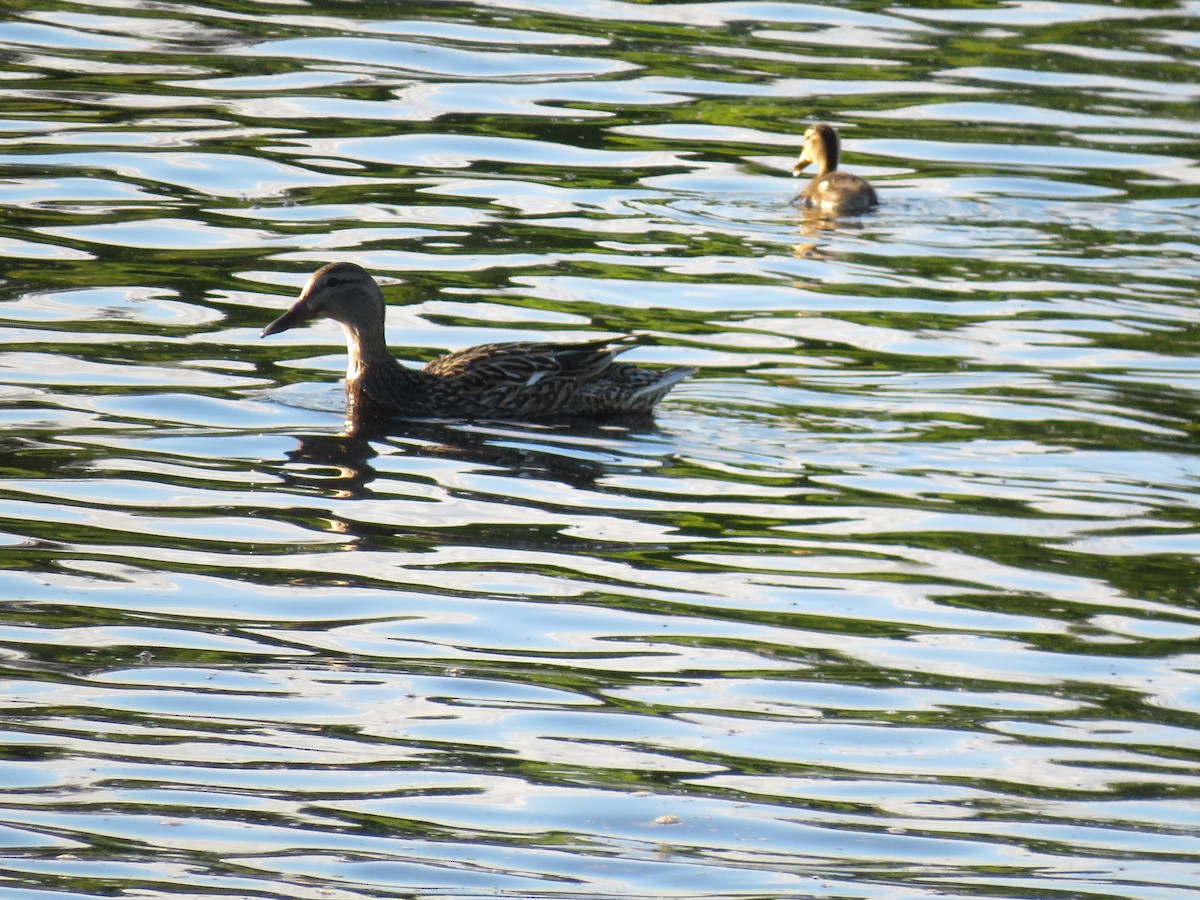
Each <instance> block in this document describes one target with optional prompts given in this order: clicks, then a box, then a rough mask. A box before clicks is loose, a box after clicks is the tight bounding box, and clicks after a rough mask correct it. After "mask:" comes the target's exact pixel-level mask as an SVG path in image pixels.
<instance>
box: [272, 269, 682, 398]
mask: <svg viewBox="0 0 1200 900" xmlns="http://www.w3.org/2000/svg"><path fill="white" fill-rule="evenodd" d="M386 308H387V306H386V303H385V301H384V299H383V293H382V292H381V291H380V289H379V285H378V284H376V283H375V279H374V278H372V277H371V275H370V274H369V273H368V272H367V271H366V270H365V269H363V268H362V267H361V266H358V265H355V264H354V263H350V262H337V263H330V264H329V265H327V266H322V267H321V268H320V269H318V270H317V271H316V272H315V273H313V275H312V277H311V278H309V279H308V283H307V284H306V285H305V286H304V289H303V290H302V291H301V292H300V297H299V299H297V300H296V302H295V304H294V305H293V306H292V308H291V309H289V310H288V311H287V312H285V313H284V314H283V315H282V316H280V317H279V318H277V319H275V321H273V322H271V323H270V324H269V325H267V327H266V328H264V329H263V330H262V337H267V336H268V335H271V334H278V333H279V332H281V331H287V330H288V329H289V328H292V327H294V326H296V325H299V324H301V323H304V322H308V321H310V320H312V319H317V318H321V317H326V318H330V319H333V320H334V321H335V322H338V323H340V324H341V326H342V330H343V331H345V333H346V347H347V352H348V355H349V362H348V365H347V368H346V398H347V414H348V418H350V419H357V418H362V417H364V416H381V415H386V416H401V417H406V418H416V419H427V418H439V419H442V418H449V419H458V418H469V419H481V418H482V419H520V420H534V419H544V418H550V417H554V416H588V417H604V416H611V415H620V414H624V413H647V412H650V411H651V410H652V409H653V408H654V406H655V404H657V403H658V401H659V400H661V399H662V398H663V397H664V396H666V394H667V392H668V391H670V390H671V388H672V387H673V386H674V385H675V384H676V383H677V382H679V381H681V380H682V379H684V378H686V377H687V376H689V375H691V374H693V373H694V372H695V371H696V370H695V369H694V368H690V367H683V366H681V367H677V368H673V369H667V370H665V371H660V370H655V369H647V368H643V367H642V366H636V365H633V364H631V363H618V362H614V361H613V360H614V358H615V357H616V356H617V355H618V354H621V353H624V352H625V351H626V350H629V349H632V346H633V344H631V343H629V339H628V338H621V339H617V340H602V341H587V342H583V343H570V344H559V343H534V342H528V341H515V342H511V343H503V344H483V345H481V346H478V347H471V348H469V349H466V350H459V351H458V352H456V353H451V354H449V355H448V356H443V357H440V358H438V359H435V360H433V361H432V362H430V363H429V364H428V365H426V366H425V368H423V369H420V370H417V369H410V368H407V367H406V366H402V365H401V364H400V363H399V362H397V361H396V359H395V358H394V357H393V356H392V355H391V353H390V352H389V351H388V348H387V342H386V338H385V335H384V315H385V313H386Z"/></svg>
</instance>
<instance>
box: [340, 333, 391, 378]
mask: <svg viewBox="0 0 1200 900" xmlns="http://www.w3.org/2000/svg"><path fill="white" fill-rule="evenodd" d="M342 330H343V331H345V332H346V353H347V355H348V356H349V359H348V360H347V362H346V377H347V378H348V379H351V380H356V379H357V378H358V377H359V376H360V375H361V374H362V372H363V370H364V369H366V368H368V367H370V366H380V365H395V364H396V361H395V359H393V357H392V354H391V353H390V352H389V351H388V348H387V338H386V336H385V334H384V330H383V323H382V322H371V323H369V324H363V323H360V322H353V323H351V322H343V323H342Z"/></svg>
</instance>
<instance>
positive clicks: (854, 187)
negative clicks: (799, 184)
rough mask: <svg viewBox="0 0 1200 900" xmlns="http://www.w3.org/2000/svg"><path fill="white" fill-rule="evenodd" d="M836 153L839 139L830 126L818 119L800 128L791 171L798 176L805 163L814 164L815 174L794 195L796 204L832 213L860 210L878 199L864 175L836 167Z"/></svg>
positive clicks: (839, 142) (871, 205) (865, 209)
mask: <svg viewBox="0 0 1200 900" xmlns="http://www.w3.org/2000/svg"><path fill="white" fill-rule="evenodd" d="M840 155H841V141H839V140H838V135H837V132H836V131H834V130H833V127H832V126H830V125H826V124H824V123H822V124H819V125H813V126H812V127H810V128H809V129H808V130H807V131H806V132H804V149H803V150H802V151H801V153H800V159H799V160H798V161H797V162H796V165H795V166H793V167H792V175H794V176H799V175H800V173H801V172H802V171H803V170H804V167H805V166H807V165H808V164H809V163H815V164H816V167H817V174H816V177H815V178H813V180H812V181H811V182H809V184H808V186H807V187H805V188H804V190H802V191H801V192H800V193H799V194H798V195H797V197H796V200H795V202H796V203H797V204H799V205H801V206H803V207H804V208H805V209H811V210H814V211H817V212H820V213H824V214H826V215H835V216H836V215H856V214H858V213H863V212H866V211H867V210H869V209H871V208H873V207H874V206H876V205H877V204H878V203H879V198H878V197H877V196H876V194H875V189H874V188H873V187H871V185H870V184H868V183H867V182H866V180H865V179H862V178H859V177H858V176H857V175H851V174H850V173H849V172H840V171H838V161H839V159H840Z"/></svg>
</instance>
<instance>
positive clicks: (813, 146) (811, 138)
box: [792, 123, 841, 177]
mask: <svg viewBox="0 0 1200 900" xmlns="http://www.w3.org/2000/svg"><path fill="white" fill-rule="evenodd" d="M840 150H841V144H840V142H839V141H838V136H837V132H836V131H834V130H833V127H832V126H831V125H826V124H824V123H821V124H820V125H812V126H810V127H809V129H808V130H807V131H805V132H804V149H803V150H801V151H800V159H799V160H797V161H796V165H794V166H792V175H799V174H800V173H801V172H803V171H804V167H805V166H807V165H808V164H809V163H816V165H817V177H820V176H822V175H824V174H825V173H826V172H832V171H834V170H835V169H836V168H837V167H838V156H839V153H840Z"/></svg>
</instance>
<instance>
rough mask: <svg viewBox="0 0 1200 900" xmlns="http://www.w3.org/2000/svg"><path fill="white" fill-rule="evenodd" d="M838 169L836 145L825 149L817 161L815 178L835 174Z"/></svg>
mask: <svg viewBox="0 0 1200 900" xmlns="http://www.w3.org/2000/svg"><path fill="white" fill-rule="evenodd" d="M837 167H838V148H837V144H834V145H833V146H831V147H826V148H825V152H824V153H822V154H821V156H820V157H819V158H818V159H817V177H818V178H820V177H821V176H822V175H828V174H829V173H830V172H836V171H837Z"/></svg>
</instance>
